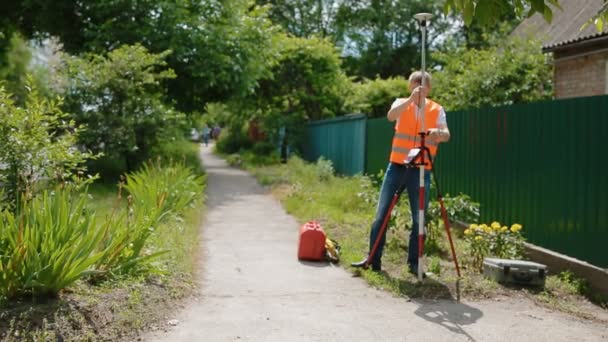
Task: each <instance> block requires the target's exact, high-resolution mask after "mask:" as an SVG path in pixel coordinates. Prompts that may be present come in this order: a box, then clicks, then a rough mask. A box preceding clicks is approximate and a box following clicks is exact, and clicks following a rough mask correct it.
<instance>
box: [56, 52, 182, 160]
mask: <svg viewBox="0 0 608 342" xmlns="http://www.w3.org/2000/svg"><path fill="white" fill-rule="evenodd" d="M169 54H170V51H165V52H162V53H159V54H154V53H150V52H149V51H148V50H147V49H146V48H144V47H143V46H141V45H124V46H121V47H119V48H116V49H114V50H112V51H110V52H109V53H108V54H107V55H106V56H102V55H94V54H88V55H85V56H84V57H70V58H66V70H65V73H66V77H67V83H68V85H67V88H66V91H65V99H66V101H65V105H66V106H65V107H66V108H67V111H69V112H70V113H72V117H73V119H74V120H75V121H76V122H77V123H82V124H86V125H87V127H88V128H89V129H88V130H87V131H85V132H84V133H83V134H81V135H80V136H79V142H80V143H81V144H82V145H84V146H85V147H86V148H87V149H90V150H91V151H93V152H95V153H97V152H102V153H103V154H104V155H106V156H109V157H113V158H122V159H123V160H125V161H126V166H127V170H125V171H133V170H136V169H137V167H138V166H139V165H140V164H141V163H142V162H144V161H145V160H146V159H147V158H149V157H150V152H151V150H152V149H153V148H154V147H155V146H158V145H159V144H160V143H161V141H165V140H167V139H168V138H170V137H173V136H175V135H176V134H177V133H176V127H179V126H181V125H182V123H183V121H184V120H185V119H184V115H183V114H182V113H180V112H177V111H176V110H174V109H173V108H171V107H170V106H167V105H166V104H164V102H163V101H164V89H163V84H164V82H165V81H167V80H169V79H173V78H175V73H174V72H173V70H171V69H169V68H167V63H166V62H165V59H166V58H167V56H168V55H169ZM179 134H181V133H179Z"/></svg>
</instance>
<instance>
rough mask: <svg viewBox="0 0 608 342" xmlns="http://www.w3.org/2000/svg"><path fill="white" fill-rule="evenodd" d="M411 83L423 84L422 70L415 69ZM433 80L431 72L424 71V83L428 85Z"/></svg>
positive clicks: (411, 76)
mask: <svg viewBox="0 0 608 342" xmlns="http://www.w3.org/2000/svg"><path fill="white" fill-rule="evenodd" d="M409 81H410V84H412V83H417V84H420V85H422V71H414V72H413V73H412V74H411V75H410V78H409ZM431 81H432V77H431V74H429V73H428V72H426V71H425V72H424V84H425V85H426V86H428V85H430V84H431Z"/></svg>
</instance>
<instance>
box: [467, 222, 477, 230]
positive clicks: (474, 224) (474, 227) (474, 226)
mask: <svg viewBox="0 0 608 342" xmlns="http://www.w3.org/2000/svg"><path fill="white" fill-rule="evenodd" d="M477 227H479V226H478V225H477V224H476V223H471V225H470V226H469V229H472V230H475V229H477Z"/></svg>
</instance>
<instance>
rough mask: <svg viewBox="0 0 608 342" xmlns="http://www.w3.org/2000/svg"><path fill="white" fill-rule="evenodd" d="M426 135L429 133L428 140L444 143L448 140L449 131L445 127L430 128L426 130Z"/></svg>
mask: <svg viewBox="0 0 608 342" xmlns="http://www.w3.org/2000/svg"><path fill="white" fill-rule="evenodd" d="M428 133H429V138H430V139H431V140H432V141H437V142H446V141H448V140H450V131H449V130H448V129H447V127H441V128H430V129H429V130H428Z"/></svg>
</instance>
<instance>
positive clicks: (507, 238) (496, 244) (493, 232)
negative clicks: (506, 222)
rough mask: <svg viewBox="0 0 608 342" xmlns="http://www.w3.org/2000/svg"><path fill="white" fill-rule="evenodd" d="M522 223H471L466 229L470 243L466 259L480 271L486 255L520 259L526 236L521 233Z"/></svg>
mask: <svg viewBox="0 0 608 342" xmlns="http://www.w3.org/2000/svg"><path fill="white" fill-rule="evenodd" d="M521 228H522V227H521V225H520V224H517V223H515V224H513V225H512V226H511V228H508V227H507V226H501V224H500V223H499V222H492V224H490V225H489V226H488V225H486V224H481V225H477V224H471V226H470V227H469V228H468V229H466V230H465V231H464V235H465V240H466V242H467V244H468V249H467V251H466V258H465V261H466V262H467V263H468V264H469V265H470V266H471V267H472V268H473V269H474V270H477V271H479V272H481V271H482V269H483V259H484V258H486V257H493V258H500V259H520V258H521V257H522V256H523V251H524V241H525V238H524V237H523V235H522V234H521V233H520V230H521Z"/></svg>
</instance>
